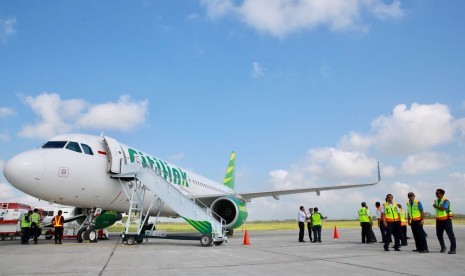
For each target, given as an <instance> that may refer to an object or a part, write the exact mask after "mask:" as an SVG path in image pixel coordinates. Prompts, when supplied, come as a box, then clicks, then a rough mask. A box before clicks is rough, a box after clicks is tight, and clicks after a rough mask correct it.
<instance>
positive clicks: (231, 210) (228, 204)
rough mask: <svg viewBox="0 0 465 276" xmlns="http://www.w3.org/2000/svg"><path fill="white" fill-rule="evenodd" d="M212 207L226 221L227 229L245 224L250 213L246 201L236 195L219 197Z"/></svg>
mask: <svg viewBox="0 0 465 276" xmlns="http://www.w3.org/2000/svg"><path fill="white" fill-rule="evenodd" d="M210 207H211V209H212V211H213V212H215V213H216V214H218V215H219V216H220V217H222V218H223V219H224V220H225V221H226V229H228V230H231V229H235V228H238V227H239V226H241V225H242V224H244V222H245V221H246V220H247V216H248V215H249V212H248V211H247V207H246V203H245V201H244V200H242V199H239V198H237V197H235V196H224V197H220V198H217V199H216V200H215V201H213V203H212V205H211V206H210Z"/></svg>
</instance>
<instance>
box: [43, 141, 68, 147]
mask: <svg viewBox="0 0 465 276" xmlns="http://www.w3.org/2000/svg"><path fill="white" fill-rule="evenodd" d="M66 142H67V141H48V142H47V143H45V144H44V145H43V146H42V148H43V149H62V148H63V147H64V146H65V145H66Z"/></svg>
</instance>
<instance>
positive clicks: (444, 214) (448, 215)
mask: <svg viewBox="0 0 465 276" xmlns="http://www.w3.org/2000/svg"><path fill="white" fill-rule="evenodd" d="M446 200H447V198H445V197H443V198H442V199H441V200H439V199H436V200H435V201H434V204H436V205H437V206H439V207H442V205H443V204H444V202H445V201H446ZM453 217H454V215H453V214H452V207H451V206H450V201H449V208H448V210H444V211H442V210H439V209H437V208H436V220H447V219H452V218H453Z"/></svg>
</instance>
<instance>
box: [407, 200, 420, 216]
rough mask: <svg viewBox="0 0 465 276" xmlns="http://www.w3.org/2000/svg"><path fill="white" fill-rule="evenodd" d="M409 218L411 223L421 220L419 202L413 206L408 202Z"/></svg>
mask: <svg viewBox="0 0 465 276" xmlns="http://www.w3.org/2000/svg"><path fill="white" fill-rule="evenodd" d="M407 210H408V217H409V218H410V220H411V221H417V220H421V212H420V209H419V208H418V200H416V199H415V200H414V201H413V203H412V204H410V201H408V202H407Z"/></svg>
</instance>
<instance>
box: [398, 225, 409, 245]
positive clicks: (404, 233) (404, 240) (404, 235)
mask: <svg viewBox="0 0 465 276" xmlns="http://www.w3.org/2000/svg"><path fill="white" fill-rule="evenodd" d="M400 229H401V231H400V232H401V233H402V236H401V238H400V241H401V242H402V246H406V245H408V243H407V225H401V226H400Z"/></svg>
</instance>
